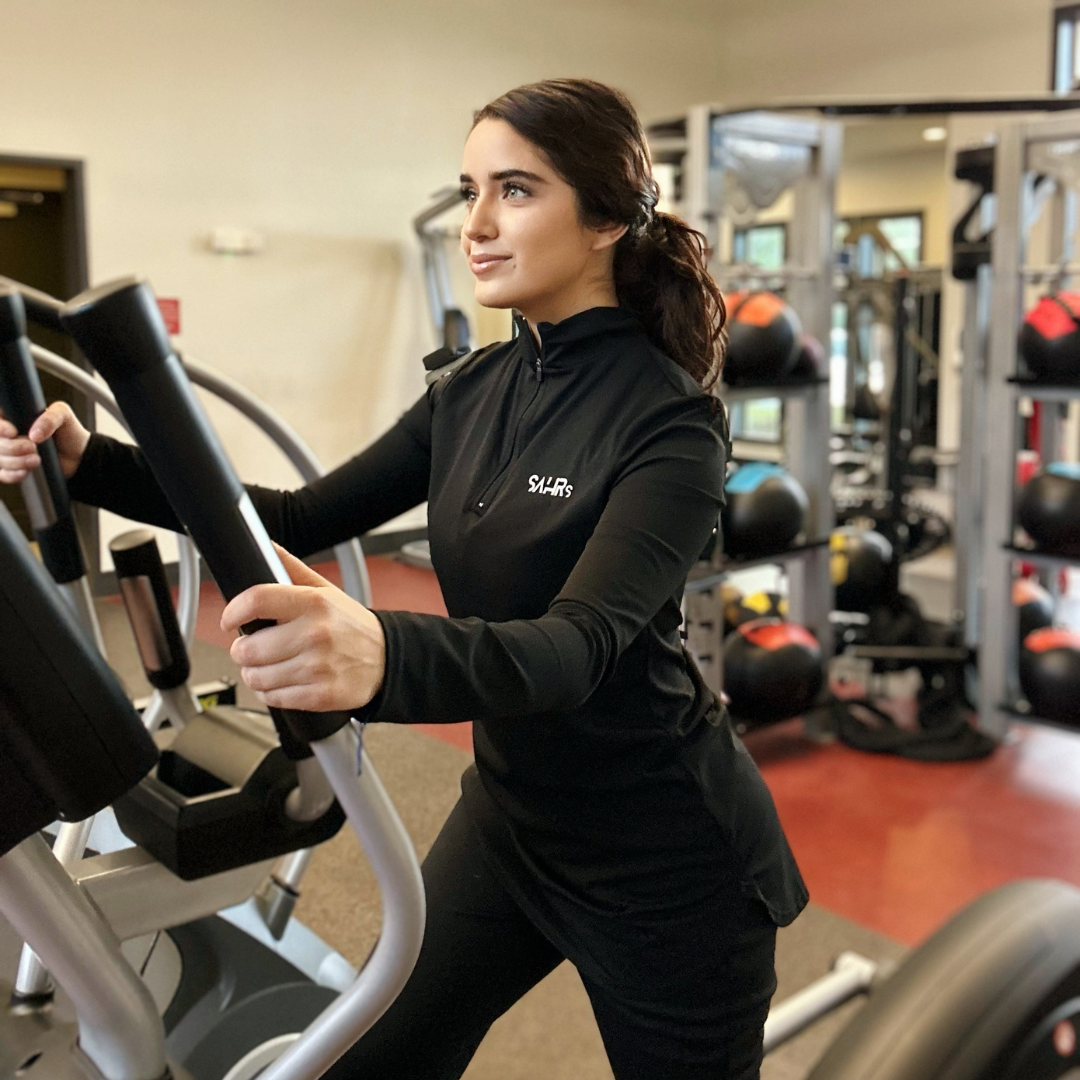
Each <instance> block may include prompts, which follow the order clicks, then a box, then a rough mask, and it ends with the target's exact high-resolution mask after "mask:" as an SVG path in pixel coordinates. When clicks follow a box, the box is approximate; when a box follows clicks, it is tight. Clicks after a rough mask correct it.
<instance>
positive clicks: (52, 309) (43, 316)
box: [0, 277, 66, 334]
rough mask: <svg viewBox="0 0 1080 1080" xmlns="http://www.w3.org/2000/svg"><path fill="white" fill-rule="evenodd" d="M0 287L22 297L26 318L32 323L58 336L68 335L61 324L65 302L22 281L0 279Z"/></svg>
mask: <svg viewBox="0 0 1080 1080" xmlns="http://www.w3.org/2000/svg"><path fill="white" fill-rule="evenodd" d="M0 287H2V288H8V289H13V290H14V291H15V292H17V293H18V294H19V295H20V296H21V297H22V299H23V304H24V306H25V308H26V317H27V318H28V319H29V320H30V321H31V322H32V323H36V324H37V325H38V326H42V327H44V328H45V329H46V330H55V331H56V332H57V333H58V334H63V333H66V331H65V330H64V327H63V324H62V323H61V322H60V312H61V311H62V310H63V308H64V302H63V300H57V299H56V297H55V296H50V295H49V294H48V293H45V292H42V291H41V290H40V289H33V288H31V287H30V286H29V285H24V284H23V283H22V282H21V281H13V280H12V279H11V278H6V277H0Z"/></svg>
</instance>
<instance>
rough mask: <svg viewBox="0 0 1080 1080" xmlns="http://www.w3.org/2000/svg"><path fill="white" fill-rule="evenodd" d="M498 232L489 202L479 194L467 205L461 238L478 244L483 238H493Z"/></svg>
mask: <svg viewBox="0 0 1080 1080" xmlns="http://www.w3.org/2000/svg"><path fill="white" fill-rule="evenodd" d="M498 234H499V229H498V226H497V225H496V223H495V215H494V214H493V213H492V209H491V203H490V202H489V201H488V200H487V199H485V198H484V197H483V196H482V195H481V196H479V197H478V198H477V200H476V202H474V203H473V204H472V206H470V207H469V213H468V215H467V216H466V218H465V223H464V224H463V225H462V226H461V238H462V239H463V240H469V241H470V242H471V243H474V244H479V243H482V242H483V241H485V240H491V239H493V238H494V237H496V236H498Z"/></svg>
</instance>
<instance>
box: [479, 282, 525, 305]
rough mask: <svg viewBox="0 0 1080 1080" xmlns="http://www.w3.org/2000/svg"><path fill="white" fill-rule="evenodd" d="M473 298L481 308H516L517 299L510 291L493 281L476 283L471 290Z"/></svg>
mask: <svg viewBox="0 0 1080 1080" xmlns="http://www.w3.org/2000/svg"><path fill="white" fill-rule="evenodd" d="M473 297H474V299H475V300H476V302H477V303H478V304H479V305H480V306H481V307H486V308H512V307H517V298H516V296H515V295H514V291H513V290H512V289H508V288H506V287H505V286H500V285H499V283H497V282H494V281H490V282H489V281H478V282H476V285H475V288H474V289H473Z"/></svg>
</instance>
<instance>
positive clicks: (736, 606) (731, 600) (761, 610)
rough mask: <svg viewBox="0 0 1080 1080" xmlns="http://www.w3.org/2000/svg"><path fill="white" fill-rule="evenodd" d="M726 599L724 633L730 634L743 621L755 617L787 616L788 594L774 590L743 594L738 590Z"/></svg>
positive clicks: (773, 617)
mask: <svg viewBox="0 0 1080 1080" xmlns="http://www.w3.org/2000/svg"><path fill="white" fill-rule="evenodd" d="M721 597H722V599H723V600H724V633H725V634H730V633H731V631H732V630H734V629H735V628H736V627H739V626H742V625H743V623H748V622H753V621H754V620H755V619H775V618H779V619H783V618H786V617H787V613H788V602H787V597H786V596H781V595H780V594H779V593H774V592H756V593H750V594H749V595H747V596H743V595H742V593H740V592H739V591H738V590H735V594H734V595H731V596H726V597H725V596H723V593H721Z"/></svg>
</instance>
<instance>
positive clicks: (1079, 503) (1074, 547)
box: [1017, 462, 1080, 554]
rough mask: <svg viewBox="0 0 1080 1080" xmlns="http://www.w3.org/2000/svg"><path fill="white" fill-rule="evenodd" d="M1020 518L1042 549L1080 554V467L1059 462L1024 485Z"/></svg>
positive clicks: (1018, 513)
mask: <svg viewBox="0 0 1080 1080" xmlns="http://www.w3.org/2000/svg"><path fill="white" fill-rule="evenodd" d="M1017 516H1018V517H1019V519H1020V524H1021V525H1022V526H1023V527H1024V529H1025V530H1026V531H1027V532H1028V533H1029V534H1030V536H1031V538H1032V540H1034V541H1035V544H1036V545H1037V546H1038V547H1040V548H1045V549H1046V550H1047V551H1059V552H1062V553H1064V554H1080V465H1071V464H1065V463H1062V462H1057V463H1055V464H1053V465H1048V466H1047V467H1046V468H1045V469H1043V471H1042V472H1040V473H1037V474H1036V475H1035V477H1034V478H1033V479H1031V480H1029V481H1028V483H1027V484H1026V485H1025V486H1024V490H1023V492H1022V493H1021V495H1020V500H1019V503H1018V505H1017Z"/></svg>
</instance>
